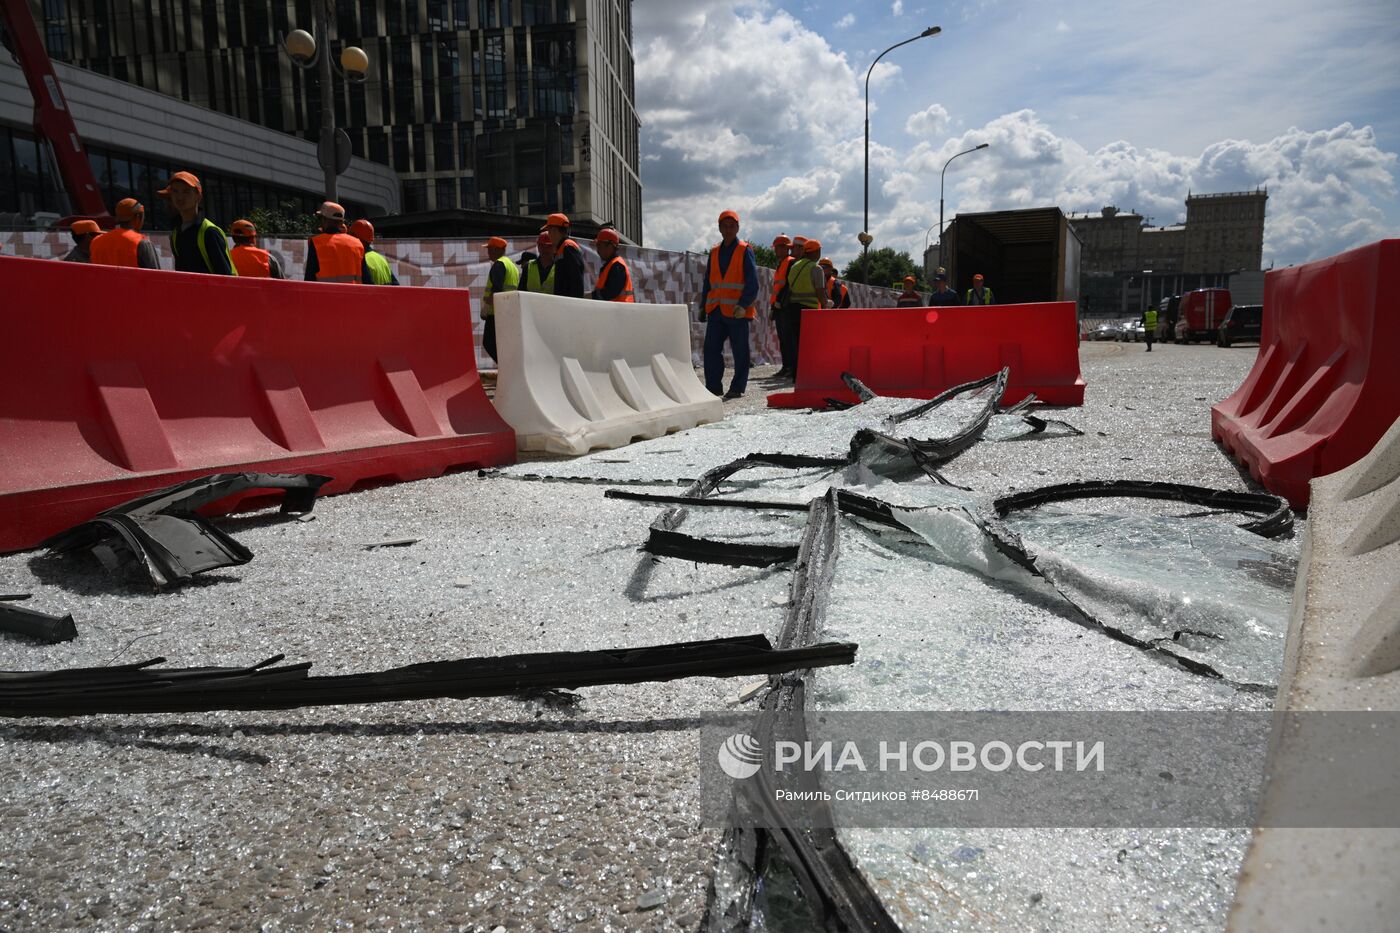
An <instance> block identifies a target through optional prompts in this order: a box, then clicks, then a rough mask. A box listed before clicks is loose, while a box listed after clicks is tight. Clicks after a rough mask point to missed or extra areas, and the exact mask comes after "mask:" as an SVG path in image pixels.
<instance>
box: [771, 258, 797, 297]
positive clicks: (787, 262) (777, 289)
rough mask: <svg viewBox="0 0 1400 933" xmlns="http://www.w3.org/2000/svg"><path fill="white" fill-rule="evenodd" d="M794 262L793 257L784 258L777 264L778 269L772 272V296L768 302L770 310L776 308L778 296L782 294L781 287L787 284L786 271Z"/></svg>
mask: <svg viewBox="0 0 1400 933" xmlns="http://www.w3.org/2000/svg"><path fill="white" fill-rule="evenodd" d="M796 261H797V258H796V257H795V256H784V257H783V261H782V262H780V263H778V268H776V269H774V270H773V296H772V298H770V299H769V301H768V306H769V307H770V308H776V307H777V306H778V295H779V294H781V293H782V290H783V286H784V285H786V284H787V274H788V269H789V268H790V267H791V266H792V264H793V263H794V262H796Z"/></svg>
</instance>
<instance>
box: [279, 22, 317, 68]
mask: <svg viewBox="0 0 1400 933" xmlns="http://www.w3.org/2000/svg"><path fill="white" fill-rule="evenodd" d="M285 48H286V49H287V54H288V55H290V56H292V61H294V62H296V63H297V64H298V65H305V64H306V63H307V62H309V61H311V59H313V58H315V57H316V40H315V39H313V38H312V37H311V33H309V32H307V31H306V30H305V29H293V30H292V31H291V32H290V33H289V34H288V35H287V41H286V43H285Z"/></svg>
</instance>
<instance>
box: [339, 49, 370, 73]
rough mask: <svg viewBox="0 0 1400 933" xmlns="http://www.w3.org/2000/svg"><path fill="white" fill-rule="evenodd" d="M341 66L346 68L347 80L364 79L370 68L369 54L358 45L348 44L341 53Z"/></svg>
mask: <svg viewBox="0 0 1400 933" xmlns="http://www.w3.org/2000/svg"><path fill="white" fill-rule="evenodd" d="M340 67H341V68H344V69H345V77H346V80H349V81H356V82H358V81H363V80H365V72H366V71H368V70H369V56H368V55H366V54H365V50H364V49H362V48H360V47H359V46H357V45H348V46H346V47H345V49H344V50H343V51H341V53H340Z"/></svg>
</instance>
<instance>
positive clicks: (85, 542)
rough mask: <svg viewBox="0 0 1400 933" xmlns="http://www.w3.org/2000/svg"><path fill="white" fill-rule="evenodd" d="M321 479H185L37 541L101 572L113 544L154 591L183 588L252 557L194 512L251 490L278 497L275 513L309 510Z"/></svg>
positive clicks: (217, 475) (272, 476)
mask: <svg viewBox="0 0 1400 933" xmlns="http://www.w3.org/2000/svg"><path fill="white" fill-rule="evenodd" d="M329 481H330V477H329V476H317V475H313V474H290V473H215V474H212V475H209V476H201V477H198V478H196V479H192V480H187V481H186V482H183V483H178V484H176V485H174V486H169V487H166V488H165V489H160V490H157V491H156V492H152V493H148V494H147V495H144V496H142V497H140V498H139V499H133V500H131V501H130V502H124V503H122V504H121V505H119V506H117V507H115V508H111V509H107V510H106V511H105V512H100V513H98V515H97V516H96V517H94V518H92V519H89V520H88V521H85V522H83V523H82V524H80V525H75V526H73V527H72V528H69V529H68V530H67V531H62V532H59V533H58V534H57V535H54V536H53V537H52V538H50V539H49V540H47V541H45V542H44V546H45V547H47V548H49V549H50V550H51V551H53V552H54V553H56V554H67V553H71V552H73V551H79V550H84V549H86V550H89V551H92V552H93V553H94V554H95V555H96V556H97V557H98V559H99V561H101V562H102V564H103V566H105V567H108V569H113V568H112V567H111V566H109V563H110V561H111V560H113V559H114V557H115V551H114V549H113V546H114V545H117V544H118V543H119V544H120V545H122V546H124V549H125V550H126V551H127V552H129V553H130V554H131V555H132V556H133V557H134V558H135V559H136V560H137V561H138V562H139V563H140V565H141V567H142V569H143V570H144V571H145V573H146V576H147V577H149V579H150V581H151V583H152V585H154V586H155V587H156V588H157V589H161V588H164V587H169V586H178V585H180V584H183V583H188V582H189V581H190V579H191V578H193V577H194V575H195V574H197V573H203V572H205V571H207V570H214V569H216V568H219V567H231V566H236V565H239V564H246V563H248V561H250V560H252V559H253V552H252V551H250V550H248V549H247V548H246V547H244V546H243V545H241V544H239V543H238V542H237V541H235V540H234V539H233V538H232V537H230V536H229V535H227V534H225V533H224V532H223V531H221V530H220V529H219V528H217V527H216V526H215V525H214V524H213V523H212V522H210V521H209V520H208V519H207V518H205V517H204V516H202V515H200V514H198V512H197V510H198V509H200V508H203V507H204V506H207V505H212V504H213V503H215V502H218V501H219V500H220V499H224V498H226V497H228V496H231V495H235V494H237V493H241V492H246V491H248V490H252V489H280V490H282V491H283V497H282V503H281V506H280V511H281V512H282V513H283V514H287V515H292V514H300V513H305V512H309V511H311V509H312V507H313V506H314V504H315V501H316V492H317V490H319V489H320V488H321V486H322V485H324V484H325V483H327V482H329Z"/></svg>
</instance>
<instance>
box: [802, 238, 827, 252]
mask: <svg viewBox="0 0 1400 933" xmlns="http://www.w3.org/2000/svg"><path fill="white" fill-rule="evenodd" d="M821 251H822V241H821V240H808V241H807V242H806V243H804V244H803V245H802V252H804V253H820V252H821Z"/></svg>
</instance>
